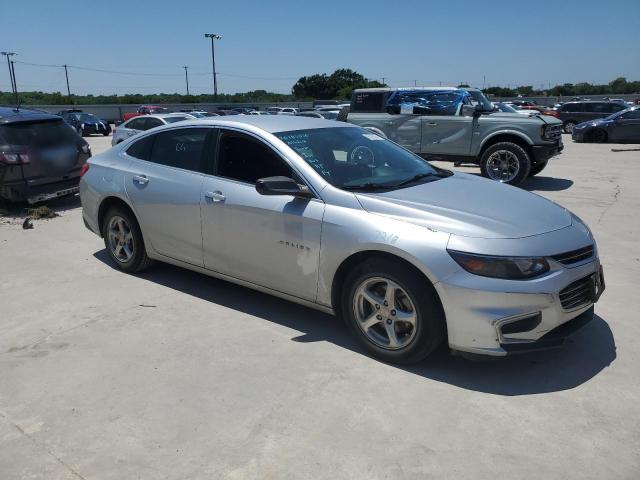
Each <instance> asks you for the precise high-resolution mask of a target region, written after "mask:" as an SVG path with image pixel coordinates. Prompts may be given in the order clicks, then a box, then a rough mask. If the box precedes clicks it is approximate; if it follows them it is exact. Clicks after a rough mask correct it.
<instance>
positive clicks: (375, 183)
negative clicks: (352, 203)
mask: <svg viewBox="0 0 640 480" xmlns="http://www.w3.org/2000/svg"><path fill="white" fill-rule="evenodd" d="M274 135H275V136H276V137H278V138H279V139H280V140H282V141H283V142H284V143H286V144H287V145H288V146H289V147H291V148H292V149H293V150H294V151H295V152H296V153H297V154H298V155H300V157H301V158H302V159H303V160H304V161H305V162H307V163H308V164H309V165H311V167H312V168H313V169H314V170H315V171H316V172H318V173H319V174H320V175H321V176H322V177H323V178H324V179H325V180H326V181H327V182H329V183H331V184H332V185H334V186H336V187H338V188H343V189H346V190H372V189H392V188H399V187H400V186H401V185H399V184H400V183H403V185H402V186H405V185H404V183H406V182H408V183H407V185H406V186H409V183H411V181H412V179H414V177H416V176H418V177H425V179H426V178H427V177H432V179H437V178H438V177H439V176H441V175H442V173H441V172H442V171H439V170H436V169H435V168H434V167H432V166H431V165H429V164H428V163H427V162H426V161H425V160H423V159H422V158H420V157H418V156H417V155H415V154H413V153H411V152H409V151H408V150H405V149H404V148H402V147H400V146H399V145H396V144H395V143H393V142H390V141H388V140H386V139H384V138H382V137H380V136H378V135H377V134H375V133H373V132H371V131H369V130H366V129H363V128H353V127H336V128H317V129H312V130H295V131H291V132H278V133H275V134H274ZM417 180H418V179H417V178H416V181H417Z"/></svg>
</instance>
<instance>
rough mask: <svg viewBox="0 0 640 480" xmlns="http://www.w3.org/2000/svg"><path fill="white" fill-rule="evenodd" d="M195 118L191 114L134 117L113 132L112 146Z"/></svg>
mask: <svg viewBox="0 0 640 480" xmlns="http://www.w3.org/2000/svg"><path fill="white" fill-rule="evenodd" d="M195 118H197V117H195V116H194V115H191V114H190V113H164V114H155V115H142V116H138V117H134V118H131V119H129V120H127V121H126V122H124V123H123V124H121V125H118V126H117V127H116V129H115V130H114V132H113V138H112V139H111V145H117V144H119V143H121V142H123V141H124V140H126V139H127V138H129V137H132V136H134V135H136V134H137V133H140V132H144V131H146V130H150V129H152V128H155V127H160V126H162V125H168V124H170V123H175V122H182V121H184V120H194V119H195Z"/></svg>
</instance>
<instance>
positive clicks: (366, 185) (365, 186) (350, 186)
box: [340, 182, 390, 191]
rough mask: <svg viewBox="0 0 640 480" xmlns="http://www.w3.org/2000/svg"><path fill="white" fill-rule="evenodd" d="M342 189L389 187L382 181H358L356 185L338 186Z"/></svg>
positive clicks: (378, 188)
mask: <svg viewBox="0 0 640 480" xmlns="http://www.w3.org/2000/svg"><path fill="white" fill-rule="evenodd" d="M340 188H341V189H343V190H369V191H371V190H386V189H388V188H390V186H389V185H385V184H382V183H372V182H367V183H359V184H357V185H342V186H341V187H340Z"/></svg>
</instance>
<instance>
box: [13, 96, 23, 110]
mask: <svg viewBox="0 0 640 480" xmlns="http://www.w3.org/2000/svg"><path fill="white" fill-rule="evenodd" d="M20 105H22V99H20V100H18V104H17V105H16V108H14V109H13V111H14V112H19V111H20Z"/></svg>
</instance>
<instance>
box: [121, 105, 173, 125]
mask: <svg viewBox="0 0 640 480" xmlns="http://www.w3.org/2000/svg"><path fill="white" fill-rule="evenodd" d="M168 112H169V109H168V108H166V107H159V106H157V105H141V106H139V107H138V109H137V110H136V111H135V112H125V113H124V114H123V115H122V121H123V122H126V121H127V120H129V119H130V118H134V117H138V116H140V115H153V114H156V113H168Z"/></svg>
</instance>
